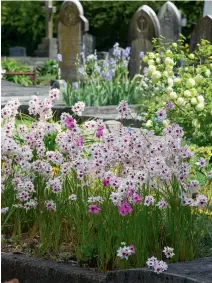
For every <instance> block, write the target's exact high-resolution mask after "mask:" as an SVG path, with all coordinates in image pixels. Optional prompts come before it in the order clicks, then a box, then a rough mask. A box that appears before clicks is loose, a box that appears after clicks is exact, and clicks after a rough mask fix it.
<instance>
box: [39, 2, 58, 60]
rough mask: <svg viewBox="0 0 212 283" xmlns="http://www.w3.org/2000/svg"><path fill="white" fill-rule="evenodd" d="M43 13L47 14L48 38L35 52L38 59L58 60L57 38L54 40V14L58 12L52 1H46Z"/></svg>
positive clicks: (46, 37) (43, 40)
mask: <svg viewBox="0 0 212 283" xmlns="http://www.w3.org/2000/svg"><path fill="white" fill-rule="evenodd" d="M43 11H44V12H45V13H46V36H45V38H43V39H42V42H41V44H39V45H38V50H36V51H35V54H36V56H37V57H49V58H52V59H56V58H57V38H53V13H55V12H56V7H54V6H52V0H46V1H45V7H43Z"/></svg>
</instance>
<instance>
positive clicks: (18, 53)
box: [9, 46, 26, 57]
mask: <svg viewBox="0 0 212 283" xmlns="http://www.w3.org/2000/svg"><path fill="white" fill-rule="evenodd" d="M9 56H10V57H25V56H26V48H25V47H21V46H15V47H10V48H9Z"/></svg>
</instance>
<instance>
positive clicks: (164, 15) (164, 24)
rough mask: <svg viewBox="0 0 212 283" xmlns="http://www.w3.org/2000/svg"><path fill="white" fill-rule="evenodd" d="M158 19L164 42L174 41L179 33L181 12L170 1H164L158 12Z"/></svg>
mask: <svg viewBox="0 0 212 283" xmlns="http://www.w3.org/2000/svg"><path fill="white" fill-rule="evenodd" d="M158 19H159V22H160V27H161V35H162V36H164V37H165V38H164V42H165V43H168V42H176V41H177V40H178V39H179V35H180V33H181V13H180V12H179V10H178V9H177V7H176V6H175V5H174V4H173V3H172V2H170V1H168V2H166V3H165V4H164V5H163V6H162V7H161V9H160V11H159V13H158Z"/></svg>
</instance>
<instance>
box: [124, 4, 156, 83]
mask: <svg viewBox="0 0 212 283" xmlns="http://www.w3.org/2000/svg"><path fill="white" fill-rule="evenodd" d="M158 37H160V24H159V21H158V18H157V16H156V14H155V12H154V11H153V10H152V9H151V8H150V7H149V6H147V5H143V6H141V7H140V8H139V9H138V10H137V11H136V12H135V14H134V16H133V18H132V21H131V25H130V29H129V42H130V45H131V58H130V62H129V72H130V77H131V78H132V77H133V76H134V75H135V74H139V73H141V72H142V71H143V68H144V64H143V63H141V59H140V58H139V55H140V52H144V53H146V52H148V51H152V48H153V46H152V40H153V38H158Z"/></svg>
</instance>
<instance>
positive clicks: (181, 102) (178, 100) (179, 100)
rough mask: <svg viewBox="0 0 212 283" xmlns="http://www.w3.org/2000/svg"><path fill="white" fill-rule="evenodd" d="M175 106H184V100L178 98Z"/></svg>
mask: <svg viewBox="0 0 212 283" xmlns="http://www.w3.org/2000/svg"><path fill="white" fill-rule="evenodd" d="M177 104H178V105H183V104H185V100H184V99H183V98H182V97H178V99H177Z"/></svg>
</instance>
